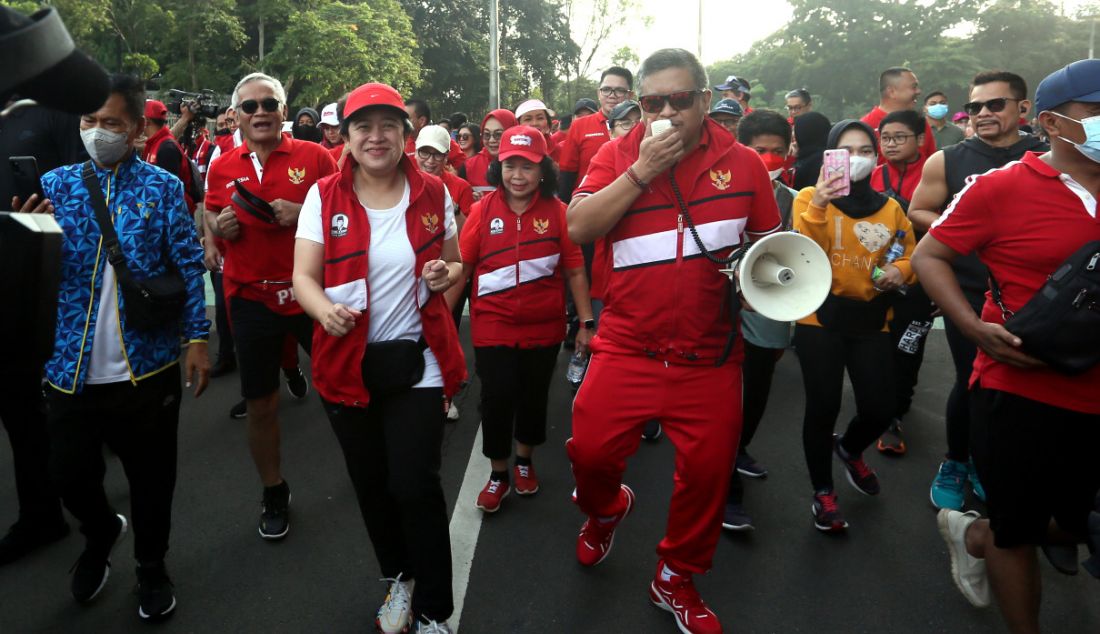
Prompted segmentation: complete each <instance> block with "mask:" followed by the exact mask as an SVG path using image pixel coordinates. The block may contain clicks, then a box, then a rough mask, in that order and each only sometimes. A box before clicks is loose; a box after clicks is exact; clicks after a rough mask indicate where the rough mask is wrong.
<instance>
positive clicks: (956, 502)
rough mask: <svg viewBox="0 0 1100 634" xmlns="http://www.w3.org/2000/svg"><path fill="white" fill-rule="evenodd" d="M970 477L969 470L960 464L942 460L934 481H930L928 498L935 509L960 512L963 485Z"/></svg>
mask: <svg viewBox="0 0 1100 634" xmlns="http://www.w3.org/2000/svg"><path fill="white" fill-rule="evenodd" d="M969 476H970V468H969V467H967V465H966V464H964V463H962V462H958V461H955V460H944V461H943V462H942V463H940V470H939V472H937V473H936V479H935V480H933V481H932V491H931V494H930V496H929V497H930V498H931V500H932V506H934V507H936V508H937V509H940V510H943V509H948V510H952V511H960V510H962V507H963V484H964V483H965V482H966V479H967V478H968V477H969Z"/></svg>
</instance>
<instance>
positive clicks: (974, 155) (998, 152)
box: [909, 71, 1050, 510]
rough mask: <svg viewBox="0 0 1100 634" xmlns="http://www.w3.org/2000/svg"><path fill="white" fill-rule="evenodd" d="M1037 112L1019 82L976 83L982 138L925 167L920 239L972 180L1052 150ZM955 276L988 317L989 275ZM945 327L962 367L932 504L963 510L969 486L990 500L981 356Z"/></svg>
mask: <svg viewBox="0 0 1100 634" xmlns="http://www.w3.org/2000/svg"><path fill="white" fill-rule="evenodd" d="M1030 106H1031V103H1030V102H1029V101H1028V100H1027V84H1026V83H1025V82H1024V80H1023V78H1022V77H1020V76H1019V75H1016V74H1015V73H1009V72H1004V71H990V72H983V73H979V74H978V75H976V76H975V77H974V79H973V80H972V81H971V84H970V102H969V103H967V104H966V105H965V106H964V110H965V111H966V113H967V114H968V115H970V120H971V123H972V124H973V126H974V136H973V137H971V138H969V139H966V140H965V141H963V142H961V143H958V144H956V145H953V146H951V147H948V148H945V149H943V150H940V151H938V152H936V153H935V154H933V155H932V156H931V158H929V159H928V161H927V162H926V163H925V165H924V172H923V174H922V177H921V182H920V184H919V185H918V186H917V189H916V191H915V192H914V193H913V200H912V202H911V203H910V206H909V220H910V221H912V223H913V227H914V228H915V229H916V231H917V234H918V236H919V235H923V234H924V232H925V231H927V230H928V228H929V226H931V224H932V223H933V222H934V221H935V220H936V219H937V218H939V216H940V213H941V212H942V211H943V209H944V208H945V207H946V206H947V204H948V203H950V202H951V199H952V198H954V197H955V195H956V194H958V193H959V191H961V190H962V189H963V187H964V186H965V185H966V181H967V179H968V178H970V177H972V176H975V175H979V174H984V173H985V172H987V171H989V170H991V169H995V168H998V167H1002V166H1004V165H1005V164H1007V163H1009V162H1011V161H1016V160H1019V159H1020V158H1021V157H1022V156H1023V155H1024V153H1026V152H1045V151H1047V150H1048V149H1050V148H1049V147H1048V146H1047V144H1045V143H1043V142H1042V141H1040V140H1039V139H1038V138H1036V137H1034V136H1031V135H1028V134H1025V133H1023V132H1021V131H1020V121H1021V117H1022V116H1023V115H1025V114H1027V113H1028V111H1029V109H1030ZM953 268H954V271H955V275H956V277H957V278H958V280H959V285H960V286H961V287H962V290H963V294H964V295H965V296H966V299H967V301H969V302H970V306H971V307H972V308H973V309H974V312H975V313H980V311H981V306H982V303H983V302H984V301H985V291H986V289H987V288H988V285H989V282H988V278H989V273H988V271H987V270H986V268H985V266H983V265H982V263H981V262H980V261H978V258H977V256H976V255H974V254H973V253H971V254H968V255H965V256H963V257H960V258H958V259H956V260H955V262H954V266H953ZM944 327H945V331H946V335H947V343H948V346H949V347H950V349H951V358H952V360H953V361H954V364H955V385H954V387H953V388H952V390H951V394H950V396H948V399H947V415H946V422H947V454H946V457H945V460H944V462H943V463H942V464H941V465H940V469H939V472H938V473H937V475H936V479H935V481H934V482H933V483H932V490H931V496H930V497H931V499H932V504H933V505H935V506H936V508H940V509H943V508H947V509H952V510H960V509H961V508H962V505H963V499H964V497H963V496H964V485H965V484H966V482H967V480H969V481H970V482H971V485H972V487H973V489H974V494H975V495H976V496H978V497H979V498H983V499H984V497H985V496H984V492H983V491H982V489H981V485H980V483H979V482H978V479H977V475H976V474H975V471H974V467H973V464H972V463H971V462H970V406H969V400H968V394H969V385H968V383H969V380H970V374H971V370H972V368H973V365H974V357H975V356H976V354H977V348H975V346H974V344H973V343H971V342H970V340H968V339H967V338H966V337H964V336H963V335H962V333H961V332H960V331H959V329H958V328H957V327H956V325H955V324H953V323H952V322H951V321H950V320H948V319H945V320H944Z"/></svg>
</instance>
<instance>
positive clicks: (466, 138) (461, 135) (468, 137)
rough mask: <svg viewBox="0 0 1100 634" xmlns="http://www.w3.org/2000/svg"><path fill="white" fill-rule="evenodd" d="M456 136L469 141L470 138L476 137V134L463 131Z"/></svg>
mask: <svg viewBox="0 0 1100 634" xmlns="http://www.w3.org/2000/svg"><path fill="white" fill-rule="evenodd" d="M455 138H456V139H458V140H459V141H469V140H470V139H472V138H474V135H472V134H469V133H463V134H457V135H455Z"/></svg>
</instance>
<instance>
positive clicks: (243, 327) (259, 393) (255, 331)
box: [229, 297, 313, 399]
mask: <svg viewBox="0 0 1100 634" xmlns="http://www.w3.org/2000/svg"><path fill="white" fill-rule="evenodd" d="M229 321H230V325H231V327H232V329H233V339H234V340H235V342H236V344H237V365H238V366H239V368H240V374H241V396H243V397H244V398H246V399H254V398H262V397H264V396H267V395H269V394H271V393H272V392H275V391H278V389H279V369H280V366H281V363H280V362H281V361H282V357H283V341H285V340H286V336H287V335H288V334H289V335H290V336H292V337H294V338H295V339H297V340H298V345H300V346H302V348H303V349H304V350H305V351H306V354H309V351H310V345H311V343H312V341H313V320H312V319H310V318H309V315H306V314H305V313H303V314H301V315H280V314H279V313H276V312H274V311H272V310H271V309H269V308H268V307H267V306H264V305H263V303H261V302H255V301H252V300H248V299H243V298H241V297H233V298H231V299H230V300H229Z"/></svg>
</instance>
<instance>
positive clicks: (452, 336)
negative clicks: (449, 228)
mask: <svg viewBox="0 0 1100 634" xmlns="http://www.w3.org/2000/svg"><path fill="white" fill-rule="evenodd" d="M354 168H355V162H354V161H347V162H346V163H345V165H344V168H343V169H342V170H341V171H340V172H337V173H336V174H331V175H329V176H326V177H325V178H322V179H321V180H319V181H317V188H318V190H319V192H320V194H321V226H322V227H329V228H330V229H329V235H328V236H327V237H326V238H325V260H324V271H323V274H322V276H323V278H324V279H323V282H322V284H321V286H322V287H323V288H324V289H325V294H327V295H328V296H329V297H336V298H338V299H339V300H340V303H344V304H349V305H351V306H352V307H354V308H362V307H363V306H364V305H365V309H364V310H363V317H362V318H360V319H359V320H358V321H357V322H356V324H355V328H353V329H352V331H351V332H349V333H348V334H346V335H344V336H343V337H333V336H332V335H329V334H328V333H327V332H325V329H324V328H322V327H321V325H320V324H319V323H315V324H314V325H313V353H312V362H313V383H314V385H315V386H316V387H317V391H318V392H319V393H320V394H321V396H322V397H324V398H325V400H327V401H331V402H336V403H341V404H343V405H351V406H354V407H366V406H367V404H368V403H369V402H370V394H369V393H368V392H367V389H366V388H365V387H363V371H362V368H361V363H362V361H363V353H364V351H365V350H366V346H367V333H368V330H369V323H370V296H369V294H370V291H369V286H368V284H367V279H368V275H367V273H368V270H367V268H368V262H369V258H368V255H367V251H368V248H369V245H370V222H368V220H367V213H366V210H364V209H363V206H362V204H361V203H360V202H359V198H358V197H357V196H356V195H355V190H354V188H353V183H354ZM400 169H403V170H404V172H405V177H406V178H407V179H408V181H409V208H408V210H406V212H405V227H406V229H407V231H408V235H409V242H410V243H411V244H412V248H413V252H414V253H415V254H416V266H415V267H414V268H413V270H412V271H409V284H412V285H415V287H416V293H415V296H416V301H417V306H418V307H419V309H420V318H421V325H422V327H423V329H424V339H425V340H426V341H427V342H428V347H429V348H430V349H431V351H432V353H433V354H434V355H435V358H436V360H437V361H438V362H439V368H440V370H441V372H442V374H443V392H444V394H446V395H448V396H451V395H454V394H455V393H456V392H457V391H458V389H459V387H460V386H461V384H462V382H463V381H465V380H466V376H467V374H466V359H465V356H464V355H463V353H462V347H461V345H460V344H459V341H458V332H457V331H456V330H455V325H454V320H453V318H452V317H451V313H450V311H449V310H448V309H447V303H446V300H444V299H443V295H442V294H441V293H432V292H430V291H429V290H428V286H427V283H426V282H424V280H423V279H422V278H421V277H420V272H421V271H423V270H424V264H425V263H426V262H428V261H430V260H435V259H438V258H439V256H440V254H441V253H442V251H443V240H444V236H443V234H444V232H445V227H444V209H443V205H444V188H443V182H442V181H440V180H439V179H438V178H436V177H434V176H430V175H427V174H424V173H422V172H420V170H418V169H417V168H416V167H414V166H413V165H412V163H411V162H410V161H409V159H408V158H407V157H402V159H401V163H400ZM341 215H342V216H344V218H343V219H339V218H338V216H341ZM349 298H350V299H349ZM355 298H358V300H359V302H358V305H356V302H355Z"/></svg>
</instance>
